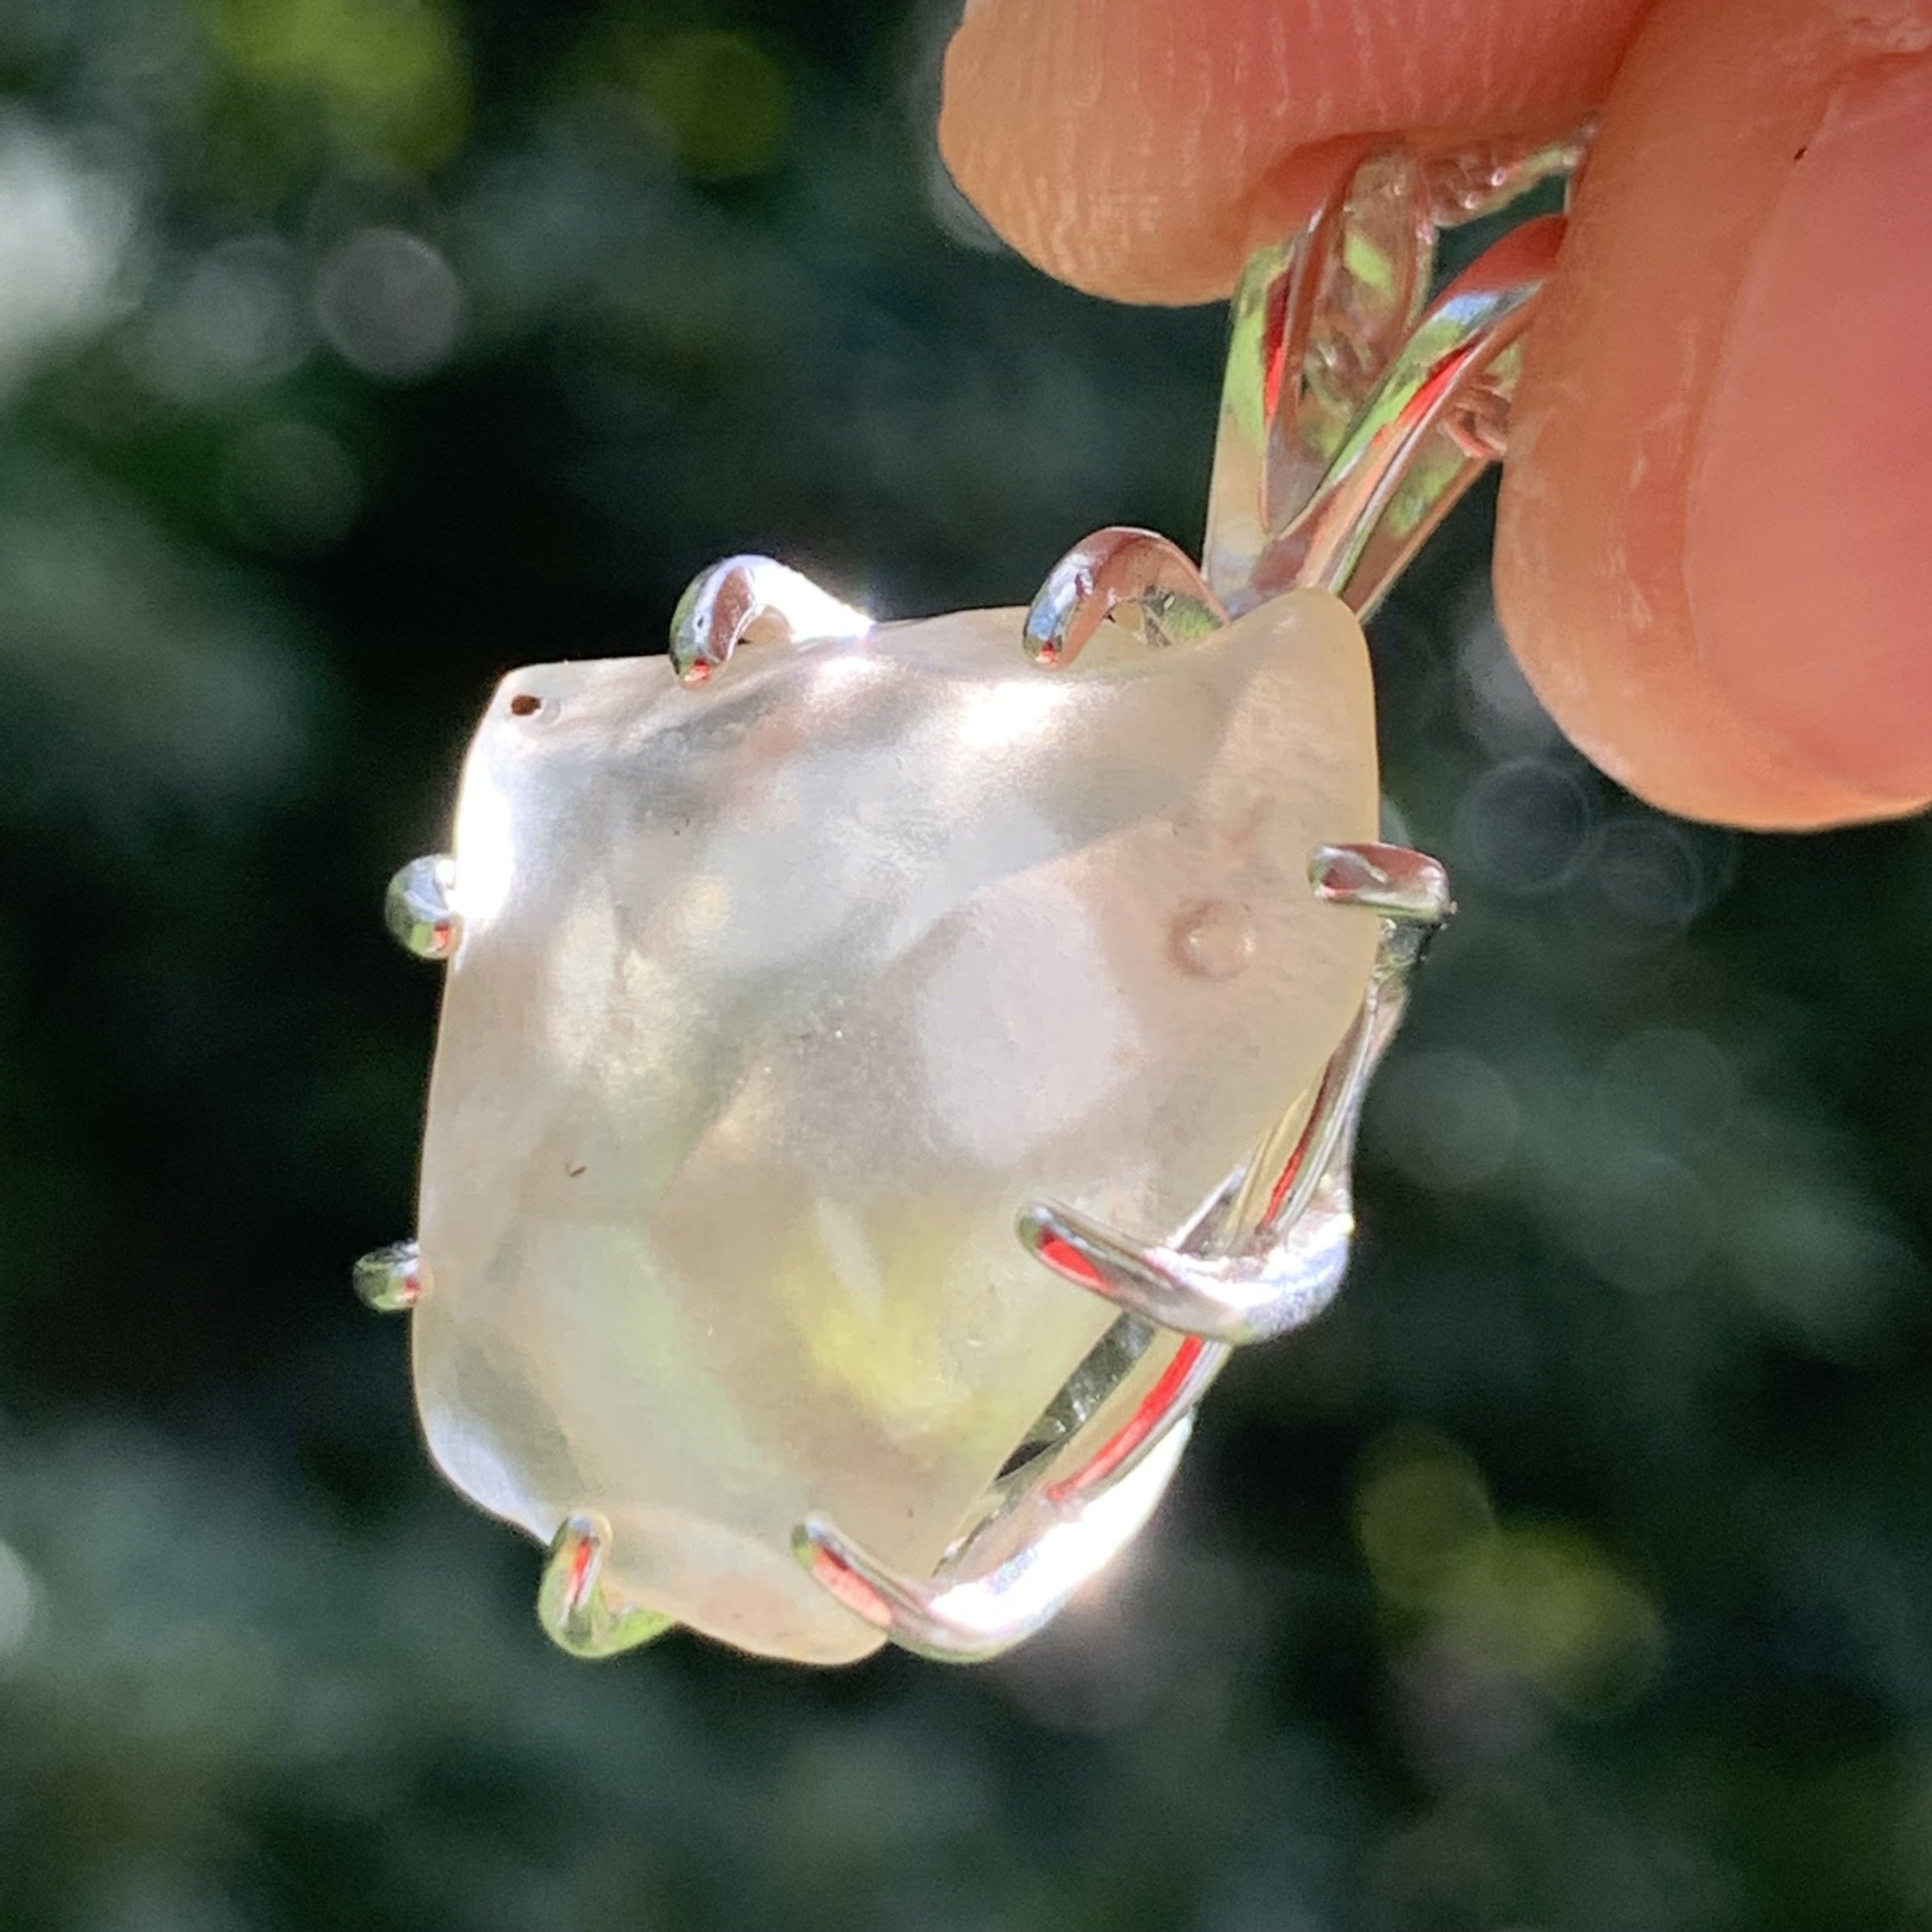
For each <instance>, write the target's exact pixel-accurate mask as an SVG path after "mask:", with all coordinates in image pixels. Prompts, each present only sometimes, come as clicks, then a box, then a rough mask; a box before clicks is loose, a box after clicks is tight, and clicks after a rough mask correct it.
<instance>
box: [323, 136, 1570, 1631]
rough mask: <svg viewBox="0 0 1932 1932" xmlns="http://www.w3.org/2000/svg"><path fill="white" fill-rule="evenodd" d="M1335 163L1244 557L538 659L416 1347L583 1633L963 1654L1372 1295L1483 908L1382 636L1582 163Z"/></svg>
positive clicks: (452, 986)
mask: <svg viewBox="0 0 1932 1932" xmlns="http://www.w3.org/2000/svg"><path fill="white" fill-rule="evenodd" d="M1577 153H1578V149H1577V147H1576V146H1575V144H1564V145H1561V146H1555V147H1546V148H1542V149H1538V150H1534V151H1526V150H1521V151H1500V150H1499V151H1493V152H1490V153H1487V154H1484V155H1476V156H1465V157H1463V158H1461V159H1459V160H1458V161H1457V162H1455V163H1454V164H1452V165H1451V164H1443V163H1428V162H1425V161H1422V160H1421V159H1418V158H1417V157H1416V156H1415V155H1413V154H1411V153H1410V152H1409V151H1407V150H1406V149H1400V148H1397V149H1391V150H1388V151H1382V152H1380V153H1377V154H1376V155H1373V156H1371V157H1370V158H1369V159H1367V160H1365V161H1362V162H1360V163H1359V164H1356V163H1348V164H1347V165H1342V164H1338V166H1337V169H1336V172H1335V178H1334V180H1333V181H1332V183H1331V192H1330V193H1329V195H1328V196H1327V200H1325V201H1324V203H1323V205H1322V206H1321V208H1319V210H1318V211H1317V213H1315V216H1314V217H1312V218H1311V221H1309V223H1308V224H1307V226H1306V227H1305V228H1304V229H1303V230H1302V232H1301V233H1298V234H1297V235H1295V236H1293V237H1290V238H1289V239H1288V240H1287V241H1286V242H1282V244H1280V245H1279V246H1275V247H1272V248H1269V249H1266V250H1262V251H1261V253H1259V254H1257V256H1256V257H1255V258H1253V261H1252V262H1250V264H1249V268H1248V270H1247V271H1246V274H1245V276H1244V278H1243V280H1242V283H1241V287H1240V289H1239V290H1238V291H1237V292H1236V297H1235V301H1234V313H1233V343H1232V349H1231V352H1230V355H1229V359H1228V373H1227V378H1226V382H1225V387H1224V394H1223V397H1222V402H1221V415H1220V436H1219V441H1218V444H1217V447H1216V460H1215V469H1214V478H1213V484H1212V495H1211V499H1210V503H1209V509H1208V531H1207V539H1206V543H1205V547H1204V558H1203V563H1202V564H1200V565H1199V567H1198V568H1197V566H1196V565H1195V564H1194V562H1193V561H1192V560H1191V559H1190V558H1189V557H1188V556H1187V555H1186V554H1185V553H1184V552H1183V551H1181V550H1180V549H1179V548H1178V547H1176V546H1175V545H1174V544H1173V543H1170V542H1169V541H1168V540H1167V539H1165V538H1163V537H1160V536H1158V535H1154V534H1153V533H1152V532H1150V531H1146V530H1126V529H1112V530H1102V531H1100V532H1098V533H1096V535H1093V536H1092V537H1089V538H1088V539H1086V540H1085V541H1084V543H1080V544H1079V545H1078V546H1076V547H1075V548H1074V549H1073V550H1072V551H1070V552H1068V554H1067V556H1066V557H1065V558H1064V559H1063V560H1062V562H1061V563H1060V564H1059V565H1058V566H1057V567H1056V568H1055V570H1054V571H1053V572H1051V575H1050V576H1049V577H1048V578H1047V582H1046V583H1045V584H1044V585H1042V588H1040V590H1039V592H1038V595H1037V596H1036V597H1034V601H1033V603H1032V605H1031V606H1030V608H1029V609H1026V610H1025V611H1024V612H1021V611H1018V610H1014V611H1012V612H1007V613H1001V612H979V613H960V614H958V615H956V616H953V617H943V618H938V619H933V620H929V621H924V622H921V623H917V624H910V625H888V624H875V623H874V622H873V621H872V620H871V619H870V618H869V617H868V616H867V615H866V614H865V613H862V612H860V611H858V610H857V609H853V608H852V607H851V606H849V605H846V604H844V603H842V602H841V601H839V600H838V599H837V598H836V597H833V596H832V595H830V594H829V593H828V592H825V591H824V590H821V589H819V588H818V587H817V586H815V585H814V584H811V583H810V582H808V581H807V580H805V579H803V578H802V577H800V576H799V575H798V574H797V573H796V572H792V571H791V570H789V569H787V568H785V567H784V566H783V565H782V564H776V563H774V562H772V561H771V560H770V559H763V558H750V557H737V558H733V559H728V560H727V561H726V562H725V563H723V564H719V565H717V566H716V567H715V568H713V569H712V570H710V571H708V572H706V573H705V574H704V576H700V578H699V579H698V580H697V581H696V583H695V584H693V585H692V586H691V589H690V591H689V592H687V594H686V596H685V597H684V599H683V601H682V603H681V604H680V605H679V609H678V613H677V615H676V617H675V622H674V629H673V635H672V639H671V650H670V654H669V658H668V661H667V660H666V659H662V658H642V659H631V660H617V661H610V662H604V663H576V664H558V665H550V666H537V667H530V668H528V669H526V670H525V671H519V672H518V673H516V674H514V675H513V676H512V677H510V679H506V682H505V683H504V684H503V685H502V687H501V688H500V689H499V691H498V692H497V695H496V696H495V698H494V699H493V700H492V702H491V704H490V706H489V710H488V711H487V712H486V713H485V718H484V720H483V722H482V724H481V726H480V728H479V729H478V733H477V737H476V740H475V741H474V743H473V746H472V749H471V751H470V753H469V759H468V761H467V762H466V766H465V770H464V779H463V784H462V788H461V792H460V799H459V803H458V807H457V813H456V837H455V840H454V848H453V851H452V854H450V855H449V856H447V857H444V856H439V857H431V858H426V859H419V860H417V861H414V862H413V863H412V864H411V865H408V866H406V867H405V868H404V869H403V871H402V872H401V873H398V875H397V877H396V879H395V880H394V882H393V883H392V885H391V886H390V894H389V902H388V916H389V920H390V926H391V927H392V929H393V930H394V932H395V933H396V935H397V936H398V939H401V940H402V942H403V943H404V945H406V946H407V947H408V948H409V949H410V950H411V952H415V953H416V954H417V955H419V956H421V957H423V958H426V959H430V960H437V961H440V962H441V963H443V964H444V966H445V968H446V970H447V972H448V980H447V983H446V986H445V992H444V1012H443V1018H442V1021H441V1025H440V1034H439V1041H438V1047H437V1054H436V1069H435V1073H434V1075H433V1078H432V1082H431V1096H430V1106H429V1117H428V1122H427V1129H426V1139H425V1147H424V1156H423V1186H422V1192H421V1198H420V1203H419V1224H418V1226H419V1233H418V1240H417V1241H410V1242H405V1243H403V1244H400V1245H397V1246H395V1247H393V1248H389V1249H382V1250H380V1251H379V1252H378V1253H374V1254H373V1255H370V1256H368V1257H365V1259H364V1260H363V1261H361V1262H360V1263H359V1264H358V1265H357V1271H356V1280H357V1288H358V1290H359V1292H360V1293H361V1295H362V1297H363V1298H364V1299H365V1301H366V1302H368V1303H369V1305H370V1306H371V1307H376V1308H379V1309H383V1310H386V1311H402V1310H411V1311H413V1323H414V1336H413V1341H414V1352H415V1386H416V1393H417V1398H418V1405H419V1412H420V1414H421V1415H422V1418H423V1425H424V1429H425V1433H426V1435H427V1438H428V1441H429V1444H430V1447H431V1452H432V1453H433V1454H434V1455H435V1456H436V1459H437V1461H438V1462H439V1463H440V1465H441V1467H442V1468H443V1469H444V1472H446V1473H447V1474H448V1476H450V1478H451V1479H452V1481H453V1482H454V1483H455V1484H456V1486H457V1487H458V1488H460V1489H461V1490H462V1491H463V1492H464V1493H465V1494H466V1495H468V1496H470V1497H471V1498H472V1499H473V1501H477V1503H479V1504H480V1505H481V1506H482V1507H484V1508H485V1509H489V1510H490V1511H491V1512H493V1513H495V1514H497V1515H500V1516H502V1517H505V1518H506V1519H507V1520H509V1521H512V1522H514V1523H517V1524H518V1525H520V1526H522V1528H524V1529H525V1530H528V1531H529V1532H530V1534H533V1535H535V1536H536V1537H537V1538H539V1540H542V1541H545V1542H547V1543H548V1544H549V1546H550V1551H551V1554H550V1558H549V1560H548V1563H547V1567H546V1570H545V1572H544V1575H543V1582H542V1585H541V1587H540V1589H539V1614H540V1616H541V1618H542V1620H543V1624H544V1627H545V1628H546V1629H547V1630H548V1631H549V1633H550V1634H551V1636H552V1637H554V1638H555V1640H556V1641H558V1642H559V1644H561V1645H563V1646H564V1648H565V1649H568V1650H571V1651H572V1652H573V1653H576V1654H579V1655H583V1656H593V1657H601V1656H606V1655H609V1654H611V1653H613V1652H616V1651H618V1650H621V1649H627V1648H630V1647H631V1646H633V1645H637V1644H639V1643H642V1642H644V1641H647V1640H648V1639H650V1637H654V1636H656V1635H658V1634H659V1633H662V1632H663V1631H664V1630H666V1629H670V1628H671V1627H673V1626H674V1625H675V1624H679V1623H683V1624H688V1625H690V1626H691V1627H692V1628H695V1629H699V1630H700V1631H703V1632H704V1633H707V1634H709V1635H712V1636H714V1637H719V1638H720V1639H721V1640H722V1641H726V1642H729V1643H732V1644H734V1645H737V1646H739V1647H741V1648H743V1649H749V1650H753V1651H758V1652H761V1653H766V1654H770V1655H774V1656H782V1657H791V1658H793V1659H795V1660H797V1661H800V1662H818V1663H835V1662H845V1661H848V1660H850V1659H851V1658H853V1657H859V1656H862V1655H864V1654H865V1653H867V1652H868V1651H869V1650H871V1649H875V1648H877V1645H879V1643H880V1642H881V1641H886V1640H890V1641H893V1642H895V1643H898V1644H901V1645H904V1646H905V1647H906V1648H907V1649H912V1650H915V1651H917V1652H919V1653H922V1654H923V1655H926V1656H929V1657H938V1658H942V1659H946V1660H950V1661H957V1662H970V1661H974V1660H977V1659H980V1658H984V1657H992V1656H994V1655H997V1653H999V1652H1001V1651H1002V1650H1005V1649H1008V1648H1009V1647H1010V1646H1011V1645H1013V1644H1015V1643H1017V1642H1018V1641H1021V1640H1022V1638H1024V1637H1027V1636H1029V1635H1030V1634H1031V1633H1033V1632H1034V1631H1036V1630H1038V1629H1040V1628H1041V1627H1042V1625H1044V1624H1046V1623H1047V1621H1048V1620H1050V1619H1051V1617H1052V1616H1054V1615H1055V1613H1056V1612H1058V1611H1059V1609H1060V1608H1061V1607H1062V1606H1063V1604H1065V1603H1066V1602H1067V1599H1068V1597H1069V1596H1071V1594H1072V1593H1073V1592H1074V1591H1075V1590H1077V1589H1079V1588H1080V1587H1081V1586H1082V1585H1083V1584H1084V1583H1087V1582H1088V1580H1089V1579H1092V1578H1093V1577H1094V1576H1095V1575H1096V1573H1097V1572H1099V1571H1100V1570H1101V1569H1102V1568H1104V1566H1105V1565H1106V1564H1107V1563H1108V1561H1109V1560H1110V1559H1111V1558H1113V1556H1114V1554H1116V1553H1117V1551H1118V1550H1120V1549H1121V1546H1123V1545H1124V1544H1125V1542H1127V1541H1128V1540H1129V1538H1132V1537H1133V1534H1135V1533H1136V1531H1137V1530H1138V1529H1139V1528H1140V1526H1141V1524H1142V1523H1143V1522H1144V1521H1146V1518H1147V1517H1148V1515H1149V1514H1150V1512H1151V1511H1152V1509H1154V1505H1156V1503H1157V1502H1158V1500H1159V1498H1160V1496H1161V1494H1162V1492H1163V1490H1164V1489H1165V1488H1166V1485H1167V1483H1168V1481H1169V1480H1170V1477H1171V1476H1172V1474H1173V1472H1174V1468H1175V1465H1176V1463H1177V1460H1178V1459H1179V1455H1180V1452H1181V1450H1182V1448H1183V1446H1184V1444H1185V1442H1186V1440H1187V1434H1188V1430H1189V1429H1190V1426H1191V1421H1192V1418H1193V1414H1194V1410H1195V1406H1196V1404H1197V1403H1198V1402H1199V1400H1200V1398H1201V1397H1202V1395H1203V1393H1204V1392H1205V1391H1206V1389H1207V1388H1208V1384H1209V1383H1210V1382H1211V1381H1212V1380H1213V1378H1214V1377H1215V1375H1216V1373H1217V1372H1218V1371H1219V1369H1220V1367H1221V1365H1222V1364H1223V1363H1224V1361H1225V1360H1227V1358H1228V1352H1229V1351H1230V1349H1232V1348H1234V1347H1236V1346H1237V1345H1240V1344H1245V1343H1248V1342H1251V1341H1255V1340H1262V1339H1265V1338H1268V1337H1270V1336H1274V1335H1279V1334H1282V1333H1283V1332H1285V1331H1287V1330H1289V1329H1290V1328H1294V1327H1298V1326H1300V1325H1301V1324H1302V1323H1306V1322H1307V1321H1309V1320H1310V1319H1312V1318H1313V1317H1314V1316H1315V1315H1316V1314H1318V1313H1319V1311H1321V1309H1322V1308H1323V1307H1325V1306H1326V1305H1327V1302H1328V1301H1329V1300H1330V1299H1331V1298H1332V1296H1333V1295H1334V1294H1335V1291H1336V1290H1337V1289H1338V1288H1339V1286H1340V1282H1341V1278H1342V1275H1343V1272H1344V1269H1345V1267H1346V1265H1347V1261H1348V1245H1349V1240H1350V1236H1351V1234H1352V1229H1353V1224H1354V1223H1353V1211H1352V1200H1351V1192H1350V1164H1351V1158H1352V1150H1353V1143H1354V1138H1355V1131H1356V1119H1357V1116H1358V1113H1359V1111H1360V1105H1361V1100H1362V1096H1363V1092H1364V1088H1365V1086H1366V1084H1367V1081H1368V1080H1369V1075H1370V1073H1371V1071H1372V1070H1373V1067H1374V1065H1375V1063H1376V1061H1377V1058H1378V1057H1379V1056H1380V1055H1381V1052H1382V1051H1383V1050H1384V1048H1385V1046H1386V1045H1387V1043H1388V1041H1389V1038H1390V1036H1391V1034H1393V1030H1394V1028H1395V1026H1396V1025H1397V1022H1398V1021H1399V1019H1400V1017H1401V1013H1402V1004H1403V1000H1404V997H1405V991H1406V985H1407V982H1408V979H1409V976H1410V972H1411V971H1412V970H1413V968H1414V965H1415V963H1416V961H1417V960H1418V957H1419V956H1420V954H1421V952H1422V947H1423V944H1424V943H1425V942H1426V939H1427V937H1428V935H1429V934H1430V932H1431V931H1434V930H1435V927H1437V926H1439V924H1440V923H1441V922H1442V921H1443V919H1445V918H1446V917H1447V915H1448V913H1449V911H1450V910H1451V906H1450V900H1449V891H1448V886H1447V881H1446V879H1445V877H1444V875H1443V870H1442V868H1441V867H1440V866H1439V865H1437V864H1436V863H1435V861H1433V860H1431V859H1429V858H1427V857H1424V856H1423V855H1422V854H1421V853H1418V852H1410V851H1408V850H1406V849H1403V848H1397V847H1393V846H1390V845H1387V844H1381V843H1379V842H1378V840H1377V823H1376V821H1377V781H1376V770H1375V753H1374V741H1373V704H1372V698H1371V696H1370V693H1369V684H1368V670H1367V658H1366V652H1365V648H1364V646H1363V643H1362V640H1361V634H1360V627H1359V619H1360V617H1361V615H1363V614H1364V613H1366V612H1367V611H1368V610H1369V609H1370V608H1372V607H1373V605H1374V604H1375V603H1376V602H1377V600H1378V599H1379V598H1380V597H1381V595H1382V593H1383V592H1385V590H1386V589H1387V588H1388V586H1389V584H1390V583H1391V582H1392V580H1393V578H1394V577H1395V576H1396V574H1397V572H1399V571H1400V570H1401V569H1402V567H1403V565H1404V564H1406V561H1407V560H1408V559H1409V558H1410V556H1411V555H1413V554H1414V551H1415V550H1416V549H1417V548H1418V546H1419V545H1420V544H1421V543H1422V542H1423V540H1424V539H1426V536H1427V535H1428V534H1429V532H1430V530H1432V529H1433V528H1434V527H1435V524H1436V523H1437V522H1439V520H1440V519H1441V518H1442V516H1443V514H1445V513H1446V511H1447V509H1448V508H1449V506H1451V504H1452V503H1453V502H1455V500H1456V498H1457V497H1459V496H1460V495H1461V493H1463V490H1465V489H1467V488H1468V485H1470V484H1471V483H1472V481H1474V480H1475V478H1476V477H1477V476H1478V475H1479V474H1480V473H1481V471H1482V469H1484V466H1485V465H1486V464H1488V462H1490V461H1491V460H1493V459H1494V458H1495V457H1496V456H1498V455H1499V454H1500V453H1501V446H1502V437H1503V433H1504V428H1505V424H1506V421H1507V415H1508V406H1509V398H1510V394H1511V392H1512V389H1513V383H1514V381H1515V376H1516V369H1517V360H1518V357H1519V355H1520V349H1521V337H1522V334H1523V331H1524V329H1525V326H1526V324H1527V323H1528V321H1529V320H1530V316H1531V314H1532V312H1533V310H1534V303H1535V300H1536V297H1537V294H1538V290H1539V288H1540V287H1541V285H1542V278H1543V276H1544V274H1545V272H1546V269H1547V267H1548V265H1549V263H1550V261H1551V259H1552V258H1553V255H1554V249H1555V246H1556V242H1557V239H1558V234H1559V233H1560V231H1561V227H1562V223H1561V221H1560V220H1558V219H1557V218H1555V217H1549V218H1546V219H1544V220H1541V221H1533V222H1530V223H1528V224H1526V225H1524V226H1521V227H1520V228H1518V229H1515V230H1514V231H1513V232H1511V233H1509V234H1507V235H1506V236H1505V237H1504V238H1503V239H1502V240H1501V241H1500V242H1497V243H1496V244H1495V245H1494V246H1492V248H1491V249H1490V250H1488V252H1487V253H1486V254H1484V255H1482V256H1481V257H1480V258H1479V259H1478V260H1477V261H1476V262H1475V264H1474V265H1473V266H1472V267H1470V268H1469V269H1468V270H1466V271H1465V272H1464V273H1463V274H1462V275H1459V277H1457V278H1456V279H1455V280H1454V281H1453V282H1451V283H1450V284H1449V286H1448V287H1447V288H1446V289H1444V290H1443V291H1441V292H1440V293H1439V294H1436V295H1433V296H1431V295H1430V284H1431V280H1432V276H1433V272H1434V261H1435V244H1436V239H1437V235H1438V232H1439V229H1440V228H1441V227H1442V226H1443V225H1446V224H1447V223H1448V222H1450V221H1456V220H1461V219H1465V218H1468V217H1471V216H1472V215H1476V214H1481V213H1488V212H1489V211H1490V209H1491V208H1494V207H1496V206H1498V205H1500V204H1501V203H1502V202H1503V201H1505V200H1507V199H1508V198H1509V196H1511V195H1513V194H1514V193H1515V192H1519V191H1520V190H1521V188H1524V187H1525V186H1528V185H1530V184H1531V183H1533V182H1534V181H1535V180H1539V179H1541V178H1543V177H1544V176H1546V175H1550V174H1553V173H1556V172H1558V171H1563V170H1564V169H1566V168H1567V167H1571V166H1572V165H1574V163H1575V159H1576V156H1577Z"/></svg>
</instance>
